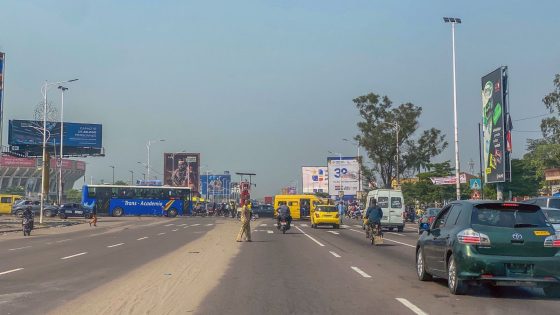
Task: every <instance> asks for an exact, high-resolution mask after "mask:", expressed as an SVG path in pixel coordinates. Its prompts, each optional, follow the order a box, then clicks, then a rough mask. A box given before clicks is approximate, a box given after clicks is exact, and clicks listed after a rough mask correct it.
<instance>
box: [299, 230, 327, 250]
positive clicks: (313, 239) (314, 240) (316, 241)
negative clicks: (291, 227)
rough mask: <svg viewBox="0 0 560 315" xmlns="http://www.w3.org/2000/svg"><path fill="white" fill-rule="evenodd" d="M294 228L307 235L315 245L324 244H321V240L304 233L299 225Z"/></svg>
mask: <svg viewBox="0 0 560 315" xmlns="http://www.w3.org/2000/svg"><path fill="white" fill-rule="evenodd" d="M296 229H298V230H299V231H300V232H301V233H303V235H305V236H307V237H309V238H310V239H311V240H312V241H313V242H315V243H317V245H319V246H321V247H323V246H325V245H324V244H322V243H321V242H319V241H318V240H316V239H315V238H314V237H313V236H311V235H309V234H307V233H305V232H304V231H303V230H302V229H300V228H299V226H296Z"/></svg>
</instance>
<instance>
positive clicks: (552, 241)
mask: <svg viewBox="0 0 560 315" xmlns="http://www.w3.org/2000/svg"><path fill="white" fill-rule="evenodd" d="M544 247H560V238H558V236H557V235H551V236H548V237H547V238H545V239H544Z"/></svg>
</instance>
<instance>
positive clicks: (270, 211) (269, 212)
mask: <svg viewBox="0 0 560 315" xmlns="http://www.w3.org/2000/svg"><path fill="white" fill-rule="evenodd" d="M252 211H253V214H255V215H258V216H259V218H272V217H274V207H273V206H272V205H266V204H261V205H259V206H257V207H253V209H252Z"/></svg>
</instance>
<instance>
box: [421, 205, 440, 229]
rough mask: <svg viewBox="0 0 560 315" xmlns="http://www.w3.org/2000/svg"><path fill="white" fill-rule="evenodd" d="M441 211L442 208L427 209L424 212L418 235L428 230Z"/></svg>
mask: <svg viewBox="0 0 560 315" xmlns="http://www.w3.org/2000/svg"><path fill="white" fill-rule="evenodd" d="M440 211H441V209H440V208H427V209H426V211H424V214H423V215H422V216H421V217H420V219H418V234H421V233H422V231H424V230H427V229H428V227H429V226H430V224H432V223H433V222H434V220H435V218H436V216H437V215H438V213H439V212H440Z"/></svg>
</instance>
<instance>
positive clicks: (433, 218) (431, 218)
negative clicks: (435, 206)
mask: <svg viewBox="0 0 560 315" xmlns="http://www.w3.org/2000/svg"><path fill="white" fill-rule="evenodd" d="M435 219H436V217H429V218H428V223H430V224H432V223H434V220H435Z"/></svg>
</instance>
